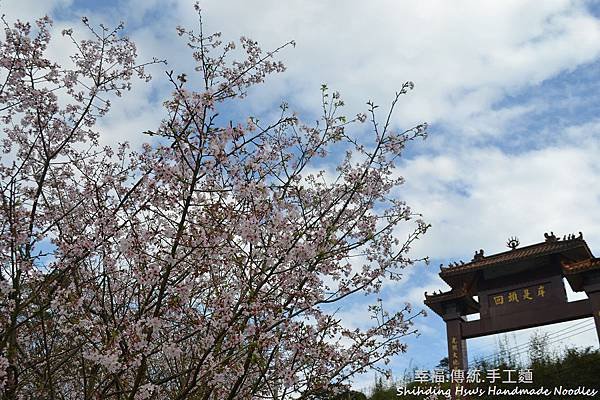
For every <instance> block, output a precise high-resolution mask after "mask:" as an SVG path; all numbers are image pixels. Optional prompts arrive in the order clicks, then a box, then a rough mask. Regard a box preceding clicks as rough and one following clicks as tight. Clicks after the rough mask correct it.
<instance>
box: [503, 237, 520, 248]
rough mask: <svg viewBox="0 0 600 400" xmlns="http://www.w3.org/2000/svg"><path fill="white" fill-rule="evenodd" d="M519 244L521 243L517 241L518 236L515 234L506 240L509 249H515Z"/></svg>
mask: <svg viewBox="0 0 600 400" xmlns="http://www.w3.org/2000/svg"><path fill="white" fill-rule="evenodd" d="M519 244H521V242H520V241H519V238H517V237H516V236H511V237H509V238H508V241H507V242H506V246H507V247H508V248H510V249H511V250H516V249H517V247H519Z"/></svg>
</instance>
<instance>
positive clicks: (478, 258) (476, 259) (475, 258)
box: [471, 249, 485, 262]
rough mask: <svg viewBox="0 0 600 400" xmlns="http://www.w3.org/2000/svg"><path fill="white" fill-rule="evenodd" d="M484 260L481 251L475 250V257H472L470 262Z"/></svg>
mask: <svg viewBox="0 0 600 400" xmlns="http://www.w3.org/2000/svg"><path fill="white" fill-rule="evenodd" d="M484 258H485V257H484V255H483V249H479V251H477V250H475V255H474V256H473V259H472V260H471V262H473V261H479V260H483V259H484Z"/></svg>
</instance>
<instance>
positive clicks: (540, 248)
mask: <svg viewBox="0 0 600 400" xmlns="http://www.w3.org/2000/svg"><path fill="white" fill-rule="evenodd" d="M578 247H583V248H585V249H586V252H587V253H589V255H590V256H591V252H590V251H589V249H588V247H587V244H586V242H585V241H584V240H583V238H582V237H578V238H572V239H567V240H558V239H556V240H550V241H546V242H542V243H536V244H532V245H529V246H525V247H521V248H517V249H515V250H509V251H505V252H503V253H498V254H494V255H492V256H488V257H483V256H480V257H477V259H474V260H473V261H471V262H469V263H465V264H461V265H456V266H451V267H441V272H440V276H441V277H444V276H450V275H456V274H461V273H464V272H469V271H475V270H479V269H482V268H484V267H485V268H487V267H489V266H492V265H496V264H502V263H511V262H516V261H519V260H523V259H526V258H531V257H540V256H545V255H550V254H555V253H560V252H563V251H567V250H571V249H575V248H578Z"/></svg>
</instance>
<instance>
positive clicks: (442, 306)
mask: <svg viewBox="0 0 600 400" xmlns="http://www.w3.org/2000/svg"><path fill="white" fill-rule="evenodd" d="M544 237H545V239H546V240H545V241H544V242H541V243H536V244H533V245H530V246H526V247H521V248H518V244H519V243H518V240H517V239H515V238H511V239H509V241H508V243H507V245H508V246H509V247H510V248H511V250H509V251H506V252H503V253H498V254H494V255H491V256H484V252H483V250H479V251H478V252H476V253H475V256H474V257H473V259H472V260H471V261H470V262H468V263H462V262H461V263H460V264H459V263H454V264H451V265H450V266H448V267H441V272H440V277H441V278H442V279H443V280H444V281H445V282H447V283H448V285H450V287H451V290H450V291H448V292H445V293H442V292H441V291H440V292H439V293H433V294H431V295H429V294H427V293H425V304H426V305H427V306H429V307H430V308H431V309H432V310H433V311H435V312H436V313H437V314H438V315H439V316H440V317H442V318H443V319H444V321H445V322H446V330H447V334H448V361H449V367H450V369H454V370H458V369H462V370H466V369H467V347H466V339H470V338H475V337H479V336H484V335H490V334H494V333H501V332H507V331H512V330H516V329H524V328H532V327H536V326H541V325H547V324H553V323H557V322H564V321H570V320H574V319H579V318H585V317H591V316H593V317H594V320H595V322H596V330H597V333H598V337H599V338H600V259H598V258H594V256H593V255H592V252H591V251H590V249H589V247H588V245H587V243H586V242H585V241H584V240H583V235H582V234H581V233H579V236H575V235H568V236H566V237H564V238H563V239H562V240H561V239H559V238H558V237H556V236H555V235H554V234H553V233H550V234H544ZM563 277H564V278H566V279H567V280H568V282H569V284H570V285H571V288H572V289H573V290H574V291H575V292H582V291H583V292H585V293H586V294H587V297H588V298H587V299H584V300H579V301H573V302H567V295H566V291H565V287H564V284H563ZM474 296H477V298H478V300H475V299H474ZM475 313H479V314H480V319H478V320H473V321H467V319H466V316H467V315H469V314H475ZM452 385H453V387H452V394H453V397H452V398H453V399H458V398H460V397H455V396H454V393H455V390H456V388H455V386H457V384H455V383H453V384H452Z"/></svg>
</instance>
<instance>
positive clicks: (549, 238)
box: [544, 231, 560, 242]
mask: <svg viewBox="0 0 600 400" xmlns="http://www.w3.org/2000/svg"><path fill="white" fill-rule="evenodd" d="M544 238H546V242H558V241H559V240H560V239H559V238H557V237H556V235H555V234H554V232H552V231H550V234H548V233H546V232H544Z"/></svg>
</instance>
